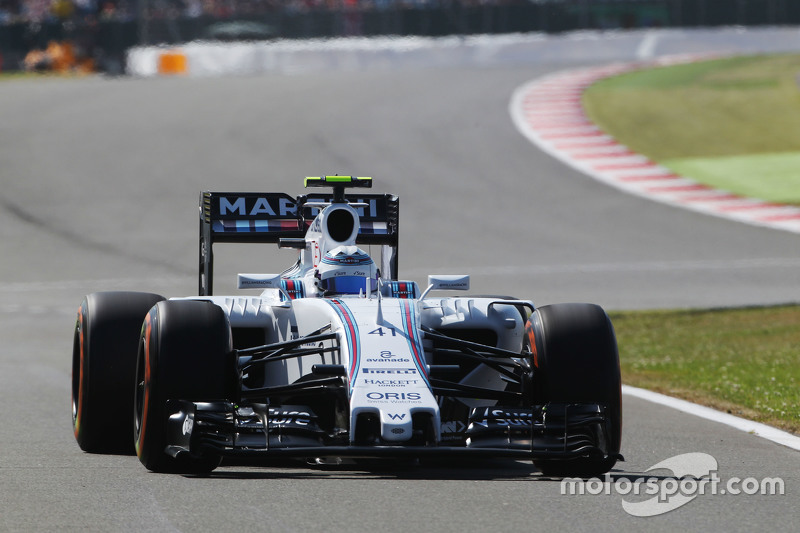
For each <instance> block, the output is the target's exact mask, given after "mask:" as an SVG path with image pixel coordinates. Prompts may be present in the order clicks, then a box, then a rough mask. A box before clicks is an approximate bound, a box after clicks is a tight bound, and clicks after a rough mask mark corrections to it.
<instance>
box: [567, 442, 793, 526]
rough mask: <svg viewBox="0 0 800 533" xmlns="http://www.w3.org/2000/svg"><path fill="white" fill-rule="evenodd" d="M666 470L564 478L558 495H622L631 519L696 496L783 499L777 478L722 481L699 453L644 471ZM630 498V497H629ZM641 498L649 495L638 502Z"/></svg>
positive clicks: (668, 508)
mask: <svg viewBox="0 0 800 533" xmlns="http://www.w3.org/2000/svg"><path fill="white" fill-rule="evenodd" d="M655 470H669V471H670V472H672V475H669V476H664V475H658V476H656V475H651V476H649V477H645V476H642V477H637V478H635V479H632V476H625V477H617V478H616V479H612V477H611V475H609V474H608V473H606V474H605V477H604V479H600V478H591V479H586V480H584V479H577V478H564V479H563V480H562V481H561V494H562V495H570V496H575V495H586V494H589V495H595V496H596V495H600V494H605V495H609V494H612V493H615V494H619V495H620V496H623V499H622V508H623V509H624V510H625V512H626V513H628V514H630V515H632V516H638V517H649V516H658V515H662V514H664V513H668V512H670V511H673V510H675V509H678V508H680V507H683V506H684V505H686V504H688V503H689V502H691V501H692V500H694V499H695V498H697V497H698V496H705V495H724V494H729V495H735V496H739V495H743V496H752V495H755V494H760V495H770V496H783V495H784V494H785V484H784V481H783V479H781V478H764V479H762V480H758V479H755V478H752V477H748V478H744V479H742V478H739V477H732V478H730V479H728V480H726V481H725V482H723V480H722V479H720V477H719V475H718V474H717V470H718V463H717V460H716V459H715V458H714V457H713V456H711V455H709V454H707V453H700V452H693V453H684V454H681V455H676V456H674V457H670V458H669V459H665V460H663V461H661V462H659V463H656V464H654V465H653V466H651V467H650V468H648V469H647V470H646V471H645V472H653V471H655ZM631 496H632V497H633V498H630V497H631ZM643 496H651V497H650V498H645V499H642V497H643Z"/></svg>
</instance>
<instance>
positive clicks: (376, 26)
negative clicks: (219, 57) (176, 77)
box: [0, 0, 800, 72]
mask: <svg viewBox="0 0 800 533" xmlns="http://www.w3.org/2000/svg"><path fill="white" fill-rule="evenodd" d="M56 1H63V0H56ZM173 2H174V3H173ZM119 5H120V6H121V5H123V4H122V3H120V4H119ZM126 5H127V4H126ZM133 5H134V6H135V8H134V9H132V10H128V11H125V12H122V11H121V10H119V9H118V10H115V9H114V4H113V3H112V2H107V3H105V4H102V6H101V7H100V8H98V9H100V11H98V12H97V13H92V12H85V11H84V12H81V11H77V10H76V11H72V12H68V13H67V15H66V16H61V18H59V17H58V16H56V15H54V14H53V13H48V14H47V16H43V17H40V19H39V20H36V21H31V20H24V18H23V16H22V15H21V14H19V15H17V16H5V17H2V10H0V69H3V70H15V69H18V68H23V67H24V66H26V61H25V59H26V58H27V59H28V60H29V61H28V62H27V67H28V68H38V67H39V66H41V68H48V67H49V66H51V65H50V64H49V63H48V58H47V55H46V53H45V54H44V55H43V56H42V58H43V59H42V64H41V65H38V66H37V65H36V64H35V61H32V60H31V56H30V53H31V51H32V50H33V51H37V50H38V51H44V52H46V50H47V48H48V45H51V46H52V43H67V44H68V47H69V52H70V53H71V54H72V55H73V56H75V57H76V59H75V64H76V65H77V64H80V61H81V60H82V61H84V63H83V64H85V65H88V67H87V68H94V69H96V70H103V71H109V72H121V71H122V69H123V66H124V65H123V61H124V57H125V51H126V50H127V49H128V48H130V47H132V46H135V45H153V44H177V43H186V42H191V41H197V40H210V41H235V40H266V39H277V38H280V39H307V38H324V37H341V36H377V35H400V36H409V35H419V36H444V35H454V34H455V35H469V34H497V33H516V32H523V33H524V32H543V33H559V32H566V31H572V30H579V29H617V28H621V29H628V28H647V27H698V26H725V25H743V26H745V25H746V26H754V25H797V24H800V1H798V0H417V1H415V2H409V1H400V0H397V1H394V0H383V1H381V0H371V1H352V2H348V1H346V0H335V1H329V2H325V3H323V2H319V6H318V7H316V8H309V7H308V5H309V3H308V2H306V3H303V2H272V1H269V0H250V1H247V2H245V1H236V2H227V3H226V4H224V5H225V6H227V7H228V9H205V7H204V6H209V5H210V6H214V5H215V4H214V1H210V3H209V1H205V2H203V3H202V4H201V3H200V2H199V1H194V2H192V1H188V0H184V1H181V2H180V3H178V0H139V2H138V3H135V2H134V3H133ZM220 5H222V4H221V3H220ZM192 6H196V7H197V9H191V7H192ZM237 6H239V7H238V8H237ZM304 6H305V7H304ZM3 20H5V23H3V22H2V21H3ZM37 57H38V56H37ZM34 59H36V58H34ZM51 63H52V61H51Z"/></svg>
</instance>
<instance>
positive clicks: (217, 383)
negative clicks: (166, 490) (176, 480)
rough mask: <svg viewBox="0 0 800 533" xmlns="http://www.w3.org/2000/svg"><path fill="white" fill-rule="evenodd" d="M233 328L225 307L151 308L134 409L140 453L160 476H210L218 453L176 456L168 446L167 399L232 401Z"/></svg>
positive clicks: (185, 303)
mask: <svg viewBox="0 0 800 533" xmlns="http://www.w3.org/2000/svg"><path fill="white" fill-rule="evenodd" d="M232 353H233V348H232V342H231V329H230V325H229V322H228V319H227V316H226V315H225V312H224V311H223V310H222V308H221V307H219V306H217V305H215V304H213V303H211V302H207V301H199V300H170V301H165V302H160V303H158V304H156V305H155V306H153V308H152V309H150V312H149V313H147V315H146V317H145V320H144V323H143V324H142V329H141V336H140V342H139V357H138V363H137V370H136V394H135V400H134V408H133V415H134V416H133V418H134V423H133V426H134V438H135V448H136V455H137V456H138V457H139V460H140V461H141V462H142V464H143V465H144V466H145V467H147V468H148V469H149V470H152V471H155V472H175V473H207V472H210V471H212V470H213V469H214V468H216V467H217V466H218V465H219V463H220V458H219V457H218V456H216V455H214V454H210V453H205V452H201V453H198V454H192V455H188V454H182V455H179V456H178V457H172V456H170V455H167V453H165V451H164V450H165V448H166V446H167V417H168V414H167V410H166V407H167V400H170V399H174V400H188V401H210V400H226V399H231V398H232V397H233V394H234V387H235V373H234V371H233V367H232Z"/></svg>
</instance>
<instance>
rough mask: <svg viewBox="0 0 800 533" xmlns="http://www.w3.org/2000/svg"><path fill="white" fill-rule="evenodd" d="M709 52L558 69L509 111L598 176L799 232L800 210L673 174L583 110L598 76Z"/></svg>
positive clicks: (525, 90)
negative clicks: (596, 123)
mask: <svg viewBox="0 0 800 533" xmlns="http://www.w3.org/2000/svg"><path fill="white" fill-rule="evenodd" d="M710 57H714V56H713V55H703V56H697V55H690V56H670V57H665V58H660V59H657V60H653V61H645V62H635V63H615V64H611V65H605V66H601V67H589V68H581V69H573V70H566V71H560V72H556V73H553V74H549V75H547V76H544V77H542V78H538V79H535V80H533V81H530V82H528V83H526V84H525V85H523V86H521V87H519V88H518V89H517V90H516V91H515V92H514V94H513V96H512V99H511V103H510V104H509V111H510V113H511V117H512V119H513V121H514V124H515V125H516V127H517V129H518V130H519V131H520V132H521V133H522V134H523V135H524V136H525V137H527V138H528V139H529V140H530V141H531V142H532V143H533V144H534V145H536V146H538V147H539V148H540V149H542V150H543V151H544V152H546V153H548V154H550V155H552V156H553V157H556V158H557V159H559V160H561V161H562V162H564V163H565V164H567V165H569V166H570V167H572V168H574V169H576V170H578V171H580V172H582V173H584V174H586V175H588V176H590V177H592V178H594V179H596V180H599V181H602V182H604V183H606V184H608V185H611V186H613V187H616V188H618V189H620V190H623V191H625V192H628V193H630V194H635V195H637V196H641V197H645V198H648V199H651V200H655V201H658V202H662V203H666V204H669V205H673V206H677V207H681V208H684V209H691V210H693V211H697V212H700V213H705V214H708V215H714V216H718V217H724V218H727V219H731V220H736V221H739V222H744V223H747V224H753V225H756V226H765V227H769V228H773V229H780V230H784V231H790V232H793V233H800V208H798V207H795V206H790V205H783V204H776V203H772V202H766V201H763V200H757V199H754V198H747V197H743V196H739V195H736V194H733V193H731V192H728V191H723V190H719V189H715V188H713V187H709V186H708V185H704V184H702V183H698V182H696V181H694V180H692V179H690V178H687V177H685V176H681V175H678V174H675V173H674V172H672V171H670V170H669V169H667V168H665V167H663V166H661V165H659V164H658V163H656V162H654V161H651V160H650V159H648V158H647V157H645V156H643V155H640V154H636V153H634V152H632V151H631V150H630V149H628V147H626V146H625V145H623V144H621V143H619V142H617V141H616V140H615V139H614V138H613V137H611V136H610V135H608V134H606V133H605V132H604V131H602V130H601V129H600V128H599V127H598V126H597V125H595V124H594V123H593V122H592V121H591V120H590V119H589V117H588V116H587V115H586V113H585V111H584V109H583V104H582V101H581V99H582V96H583V92H584V91H585V90H586V89H587V88H588V87H589V86H590V85H591V84H593V83H595V82H596V81H598V80H601V79H603V78H607V77H610V76H615V75H618V74H622V73H625V72H630V71H632V70H635V69H639V68H645V67H653V66H664V65H670V64H678V63H685V62H689V61H695V60H698V59H707V58H710Z"/></svg>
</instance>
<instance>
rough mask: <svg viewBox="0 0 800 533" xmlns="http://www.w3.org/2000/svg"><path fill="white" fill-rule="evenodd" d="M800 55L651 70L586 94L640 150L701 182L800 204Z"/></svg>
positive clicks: (598, 117) (609, 125) (594, 109)
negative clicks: (798, 163) (799, 84)
mask: <svg viewBox="0 0 800 533" xmlns="http://www.w3.org/2000/svg"><path fill="white" fill-rule="evenodd" d="M798 77H800V55H775V56H749V57H736V58H727V59H720V60H713V61H704V62H699V63H690V64H686V65H676V66H671V67H663V68H655V69H649V70H642V71H636V72H631V73H628V74H624V75H621V76H617V77H614V78H608V79H606V80H601V81H600V82H598V83H596V84H594V85H593V86H591V87H590V88H589V89H588V90H587V91H586V93H585V95H584V106H585V107H586V110H587V113H588V115H589V116H590V118H591V119H592V120H594V121H595V122H597V123H598V124H599V125H600V126H601V127H602V128H603V129H604V130H606V131H607V132H608V133H610V134H611V135H613V136H614V137H615V138H616V139H617V140H618V141H620V142H621V143H623V144H625V145H627V146H629V147H630V148H631V149H632V150H634V151H636V152H639V153H642V154H645V155H647V156H648V157H650V158H651V159H652V160H654V161H657V162H659V163H661V164H663V165H664V166H667V167H669V168H671V169H672V170H674V171H675V172H678V173H680V174H683V175H686V176H688V177H691V178H693V179H695V180H697V181H699V182H702V183H708V184H709V185H713V186H715V187H719V188H723V189H726V190H730V191H732V192H734V193H737V194H741V195H744V196H752V197H756V198H762V199H765V200H769V201H775V202H787V203H797V204H800V166H798V165H797V164H796V163H797V161H798V159H800V86H798Z"/></svg>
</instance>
